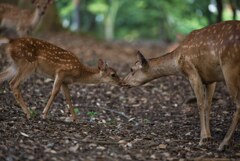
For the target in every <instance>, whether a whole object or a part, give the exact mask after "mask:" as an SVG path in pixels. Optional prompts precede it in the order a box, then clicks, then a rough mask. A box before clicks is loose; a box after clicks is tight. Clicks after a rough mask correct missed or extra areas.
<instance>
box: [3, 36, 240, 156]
mask: <svg viewBox="0 0 240 161" xmlns="http://www.w3.org/2000/svg"><path fill="white" fill-rule="evenodd" d="M41 38H42V39H45V40H48V41H50V42H52V43H54V44H57V45H59V46H61V47H63V48H65V49H68V50H70V51H72V52H74V53H75V54H76V55H78V56H79V58H80V59H81V60H82V62H83V63H84V64H88V65H90V66H96V65H97V60H98V58H103V59H105V60H108V61H109V65H110V66H113V67H114V68H115V69H116V70H117V71H118V73H119V75H120V76H124V75H126V74H127V73H128V72H129V65H130V64H132V63H134V62H135V52H136V50H141V51H142V52H143V53H144V54H145V55H146V57H156V56H159V55H161V54H163V53H164V52H165V51H166V49H167V46H166V45H164V44H161V43H156V42H134V43H125V42H111V43H106V42H101V41H97V40H94V39H92V38H89V37H85V36H84V37H81V36H76V35H73V34H68V33H64V34H63V33H62V34H48V35H45V36H41ZM3 64H5V59H4V56H2V58H1V66H0V67H1V70H2V69H3V68H4V67H3ZM52 85H53V81H52V80H49V79H45V78H42V77H39V76H37V75H33V76H32V77H30V78H29V79H28V80H27V81H26V82H25V83H24V84H23V85H22V93H23V96H24V99H25V100H26V101H27V102H28V105H29V107H30V108H31V110H32V111H33V114H34V115H33V116H34V117H33V118H32V119H30V120H27V119H26V118H25V116H24V114H23V112H22V110H21V108H20V107H19V106H18V104H17V103H16V101H15V99H14V97H13V95H12V92H11V91H10V89H9V85H8V83H7V82H6V83H4V84H3V85H1V87H0V160H6V161H15V160H24V161H26V160H34V161H35V160H56V161H66V160H67V161H78V160H84V161H94V160H99V161H100V160H102V161H112V160H119V161H123V160H143V161H145V160H161V161H165V160H169V161H171V160H181V161H184V160H196V161H200V160H205V161H207V160H216V161H219V160H221V161H223V160H224V161H225V160H226V161H227V160H238V159H239V160H240V142H239V140H240V131H239V129H237V130H236V131H235V133H234V136H233V138H232V141H231V145H230V146H229V147H228V148H227V149H226V150H225V151H224V152H218V151H217V148H218V145H219V144H220V142H221V141H222V139H223V138H224V136H225V134H226V132H227V129H228V127H229V125H230V123H231V119H232V115H233V112H234V110H235V105H234V104H233V102H232V100H231V97H230V96H229V94H228V92H227V89H226V87H225V85H224V83H218V85H217V89H216V92H215V94H214V101H213V105H212V112H211V117H212V119H211V132H212V136H213V138H212V140H211V141H209V142H206V143H205V144H204V145H203V146H199V145H198V143H199V138H200V119H199V114H198V108H197V105H196V102H195V101H193V102H189V103H186V100H187V99H188V98H191V97H193V96H194V95H193V92H192V89H191V87H190V85H189V83H188V81H187V80H186V79H185V78H184V77H181V76H169V77H164V78H160V79H157V80H154V81H151V82H150V83H148V84H146V85H144V86H141V87H135V88H131V89H125V88H122V87H117V86H111V85H107V84H100V85H84V84H80V85H72V86H71V95H72V101H73V103H74V107H75V111H77V112H78V116H77V121H76V122H75V123H72V122H68V121H66V120H67V118H68V116H69V112H68V110H67V106H66V103H65V101H64V97H63V96H62V95H58V96H57V98H56V100H55V101H54V103H53V105H52V108H51V110H50V113H49V119H47V120H43V119H41V117H40V115H41V112H42V110H43V107H44V106H45V105H46V102H47V99H48V97H49V95H50V92H51V88H52Z"/></svg>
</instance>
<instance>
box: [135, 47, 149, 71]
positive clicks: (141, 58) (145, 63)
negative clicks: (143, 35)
mask: <svg viewBox="0 0 240 161" xmlns="http://www.w3.org/2000/svg"><path fill="white" fill-rule="evenodd" d="M137 58H138V60H139V62H140V63H141V66H142V67H148V61H147V59H146V58H145V57H144V56H143V54H142V53H141V52H140V51H138V52H137Z"/></svg>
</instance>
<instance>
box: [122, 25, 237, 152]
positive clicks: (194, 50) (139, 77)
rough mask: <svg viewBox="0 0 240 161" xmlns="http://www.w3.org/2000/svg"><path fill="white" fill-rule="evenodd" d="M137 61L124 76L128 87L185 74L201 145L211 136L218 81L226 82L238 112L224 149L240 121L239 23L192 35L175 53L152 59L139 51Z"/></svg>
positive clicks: (221, 145)
mask: <svg viewBox="0 0 240 161" xmlns="http://www.w3.org/2000/svg"><path fill="white" fill-rule="evenodd" d="M137 55H138V61H137V62H136V63H135V65H134V66H133V67H132V68H131V72H130V73H129V74H128V75H127V76H126V77H125V79H124V82H125V85H130V86H139V85H142V84H144V83H146V82H149V81H151V80H153V79H156V78H159V77H163V76H168V75H176V74H182V75H184V76H186V77H187V79H188V80H189V81H190V84H191V86H192V88H193V90H194V93H195V95H196V97H197V104H198V108H199V112H200V126H201V135H200V143H199V144H200V145H202V143H203V140H204V139H208V138H210V137H211V133H210V127H209V119H210V116H209V115H210V109H211V103H212V96H213V93H214V90H215V86H216V82H219V81H225V83H226V85H227V88H228V90H229V93H230V95H231V96H232V98H233V100H234V102H235V103H236V106H237V110H236V112H235V114H234V116H233V120H232V124H231V126H230V128H229V130H228V132H227V134H226V136H225V138H224V140H223V141H222V143H221V144H220V146H219V150H223V149H224V146H225V145H227V144H228V143H229V141H230V139H231V137H232V135H233V133H234V131H235V129H236V127H237V124H238V120H239V118H240V64H239V62H240V21H226V22H221V23H218V24H215V25H211V26H209V27H205V28H202V29H200V30H196V31H193V32H191V33H190V34H189V35H188V36H187V37H186V39H185V40H184V41H183V42H182V43H181V44H180V46H179V47H178V48H177V49H175V50H174V51H172V52H170V53H168V54H166V55H163V56H160V57H157V58H152V59H148V60H147V59H145V58H144V56H143V55H142V54H141V53H140V52H138V53H137Z"/></svg>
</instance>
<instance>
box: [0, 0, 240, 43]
mask: <svg viewBox="0 0 240 161" xmlns="http://www.w3.org/2000/svg"><path fill="white" fill-rule="evenodd" d="M1 1H2V2H7V3H13V4H17V5H19V6H20V7H23V8H24V7H27V8H29V7H30V8H31V5H32V4H31V1H30V0H10V1H9V0H1ZM231 19H236V20H239V19H240V0H184V1H183V0H55V1H54V3H53V4H52V5H50V6H49V9H48V11H47V15H46V16H45V18H44V20H43V21H42V22H43V23H42V24H41V25H40V27H39V28H38V30H40V31H61V30H68V31H71V32H75V33H79V34H89V35H92V36H94V37H97V38H98V39H103V40H108V41H112V40H124V41H136V40H162V41H165V42H173V41H179V40H181V39H182V38H183V37H184V35H187V34H188V33H189V32H190V31H192V30H194V29H199V28H202V27H204V26H207V25H210V24H213V23H216V22H220V21H225V20H231Z"/></svg>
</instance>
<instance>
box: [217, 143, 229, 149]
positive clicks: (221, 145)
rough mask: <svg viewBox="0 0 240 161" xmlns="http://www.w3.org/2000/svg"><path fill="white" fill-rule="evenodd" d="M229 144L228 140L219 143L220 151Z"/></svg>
mask: <svg viewBox="0 0 240 161" xmlns="http://www.w3.org/2000/svg"><path fill="white" fill-rule="evenodd" d="M227 146H228V143H226V142H224V141H223V142H222V143H221V144H220V145H219V147H218V151H224V150H225V149H226V147H227Z"/></svg>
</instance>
